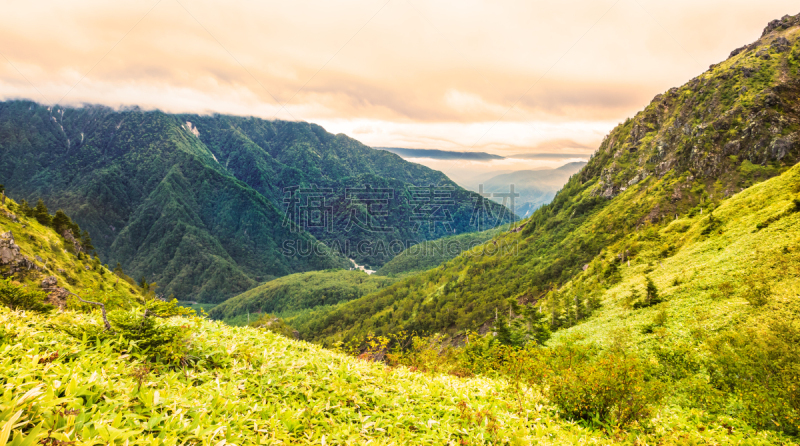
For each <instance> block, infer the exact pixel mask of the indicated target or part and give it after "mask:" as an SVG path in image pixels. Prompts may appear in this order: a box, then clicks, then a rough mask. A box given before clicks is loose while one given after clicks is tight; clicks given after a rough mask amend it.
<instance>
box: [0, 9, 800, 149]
mask: <svg viewBox="0 0 800 446" xmlns="http://www.w3.org/2000/svg"><path fill="white" fill-rule="evenodd" d="M798 12H800V4H798V2H797V1H796V0H795V1H789V0H761V1H759V2H754V1H751V0H747V1H745V0H725V1H722V0H702V1H698V0H691V1H690V0H592V1H590V0H560V1H531V0H527V1H510V0H494V1H473V0H460V1H449V2H445V1H437V0H429V1H425V2H423V1H421V0H389V1H387V0H363V1H356V0H353V1H338V0H337V1H316V2H311V1H291V2H289V1H280V2H278V1H270V2H261V1H255V0H239V1H225V2H210V1H200V0H179V1H176V0H161V1H136V2H132V1H124V0H114V1H107V0H104V1H70V2H63V1H60V2H55V1H40V2H10V1H4V2H3V4H2V14H0V53H1V54H0V97H2V98H3V99H13V98H27V99H33V100H36V101H38V102H42V103H47V104H54V103H60V104H63V105H75V104H80V103H103V104H107V105H111V106H119V105H139V106H141V107H143V108H159V109H162V110H165V111H171V112H195V113H204V112H220V113H233V114H239V115H255V116H259V117H264V118H270V119H272V118H275V119H288V120H304V121H310V122H316V123H319V124H321V125H323V126H324V127H325V128H326V129H328V130H329V131H332V132H334V133H339V132H342V133H346V134H348V135H350V136H352V137H354V138H357V139H359V140H361V141H362V142H364V143H366V144H368V145H372V146H394V147H411V148H429V149H444V150H475V151H487V152H492V153H498V154H501V155H510V154H515V153H529V152H537V151H538V152H554V151H556V152H557V151H569V152H581V151H583V152H587V153H588V152H591V151H592V150H593V149H594V148H596V146H597V144H598V143H599V141H600V140H601V139H602V137H603V136H604V135H605V134H606V133H607V132H608V131H609V130H610V129H611V128H612V127H613V126H614V125H615V124H617V123H618V122H620V121H622V120H624V119H625V118H626V117H628V116H631V115H633V114H634V113H635V112H636V111H638V110H640V109H641V108H643V107H644V106H645V105H646V104H647V103H648V102H649V101H650V100H651V99H652V97H653V96H655V95H656V94H658V93H660V92H663V91H665V90H667V89H668V88H670V87H672V86H678V85H681V84H683V83H684V82H686V81H688V80H689V79H691V78H692V77H694V76H696V75H698V74H700V73H701V72H703V71H704V70H706V69H707V68H708V65H710V64H712V63H716V62H719V61H721V60H723V59H725V58H726V57H727V56H728V53H730V51H731V50H733V49H734V48H737V47H739V46H742V45H744V44H746V43H749V42H752V41H753V40H755V39H757V38H758V37H759V36H760V35H761V31H762V29H763V28H764V26H765V25H766V24H767V22H768V21H770V20H772V19H775V18H780V17H781V16H783V15H784V14H796V13H798Z"/></svg>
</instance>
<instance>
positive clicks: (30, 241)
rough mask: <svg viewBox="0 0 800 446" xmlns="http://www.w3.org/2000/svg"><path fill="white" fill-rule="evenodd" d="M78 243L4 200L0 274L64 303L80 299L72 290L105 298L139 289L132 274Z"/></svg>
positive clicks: (0, 215) (0, 213)
mask: <svg viewBox="0 0 800 446" xmlns="http://www.w3.org/2000/svg"><path fill="white" fill-rule="evenodd" d="M75 247H76V245H75V244H74V243H73V242H72V241H70V240H67V239H66V238H65V237H64V236H62V235H60V234H58V233H57V232H56V231H55V230H54V229H53V228H52V227H49V226H45V225H42V224H41V223H39V222H38V221H37V220H36V219H35V218H31V217H27V216H25V215H23V214H22V213H20V212H19V205H18V204H17V203H16V202H15V201H14V200H11V199H6V200H5V203H1V202H0V275H2V276H3V277H4V278H10V279H11V280H13V281H16V282H19V283H20V284H21V285H23V286H24V287H25V288H26V289H28V290H31V291H37V292H42V293H44V295H46V296H47V300H48V302H50V303H51V304H52V305H55V306H60V307H63V306H64V304H66V303H67V302H68V301H71V302H73V303H75V302H76V300H75V298H74V296H71V295H70V294H69V293H75V294H78V295H79V296H81V297H82V298H84V299H86V300H91V301H95V302H104V301H106V300H108V299H116V298H131V297H132V296H135V295H137V294H139V293H140V292H141V290H140V289H139V287H138V286H137V285H136V284H135V283H133V282H132V281H130V282H129V281H127V280H126V279H129V278H127V277H125V276H122V277H120V276H118V275H116V274H114V273H113V272H111V271H110V270H109V269H108V267H107V266H105V265H102V264H101V263H100V260H99V259H98V258H97V257H95V258H92V257H91V256H89V255H87V254H84V253H82V252H80V251H77V250H76V249H75ZM78 305H79V304H78Z"/></svg>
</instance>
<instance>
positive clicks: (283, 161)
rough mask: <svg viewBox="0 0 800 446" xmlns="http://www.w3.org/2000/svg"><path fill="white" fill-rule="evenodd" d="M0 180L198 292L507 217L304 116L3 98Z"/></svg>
mask: <svg viewBox="0 0 800 446" xmlns="http://www.w3.org/2000/svg"><path fill="white" fill-rule="evenodd" d="M0 182H2V183H4V184H5V186H6V188H7V190H8V192H9V193H10V194H11V195H12V196H13V197H15V198H18V199H28V200H34V199H38V198H42V199H43V201H44V203H45V204H46V205H47V206H48V207H50V208H51V209H63V210H64V211H66V212H67V213H68V214H69V215H71V216H72V217H73V219H74V220H75V222H77V223H78V224H80V226H81V228H83V229H86V230H88V231H89V232H91V234H92V236H93V241H92V242H93V244H94V246H95V248H96V250H97V252H98V254H99V255H100V256H101V257H102V258H103V261H104V262H106V263H109V264H112V265H113V264H116V263H117V262H119V263H120V264H121V266H122V267H123V268H124V270H125V271H126V272H128V273H129V274H131V275H132V276H134V277H142V276H143V277H145V278H146V279H147V281H148V282H158V283H159V285H160V287H161V288H160V289H161V290H162V292H164V293H165V294H166V295H169V294H174V295H175V296H176V297H178V298H179V299H192V300H197V301H205V302H219V301H222V300H224V299H226V298H228V297H230V296H232V295H235V294H238V293H241V292H243V291H245V290H247V289H250V288H252V287H254V286H256V285H257V284H258V283H261V282H264V281H267V280H270V279H273V278H275V277H279V276H284V275H287V274H291V273H295V272H302V271H310V270H323V269H329V268H349V267H351V266H352V264H351V263H350V262H349V260H347V257H349V258H352V259H354V260H355V261H356V262H357V263H358V264H361V265H366V266H368V267H369V268H371V269H377V268H379V267H380V266H382V265H383V264H384V263H386V262H387V261H389V260H390V259H391V258H392V257H393V256H394V255H396V254H398V253H399V252H401V251H402V250H403V249H405V248H407V247H408V246H409V245H411V244H413V243H419V242H422V241H425V240H432V239H436V238H439V237H442V236H445V235H453V234H460V233H465V232H472V231H477V230H486V229H489V228H491V227H494V226H496V225H498V224H503V223H507V222H509V221H511V220H512V215H511V214H510V212H509V211H508V210H507V209H506V208H504V207H503V206H502V205H500V204H497V203H494V202H491V201H489V200H484V199H481V198H480V197H479V196H478V195H477V194H475V193H472V192H468V191H466V190H464V189H462V188H460V187H458V186H457V185H456V184H455V183H453V182H452V181H450V180H449V179H448V178H447V177H446V176H445V175H444V174H442V173H441V172H437V171H434V170H431V169H429V168H426V167H423V166H420V165H417V164H413V163H409V162H406V161H404V160H403V159H401V158H400V157H399V156H397V155H395V154H392V153H389V152H386V151H382V150H375V149H371V148H369V147H367V146H364V145H363V144H361V143H359V142H358V141H356V140H353V139H351V138H348V137H347V136H345V135H341V134H340V135H333V134H330V133H328V132H326V131H325V130H324V129H323V128H322V127H319V126H317V125H314V124H309V123H305V122H284V121H266V120H262V119H256V118H245V117H233V116H223V115H207V116H198V115H173V114H166V113H162V112H159V111H148V112H145V111H142V110H139V109H138V108H133V109H125V110H113V109H110V108H107V107H102V106H84V107H80V108H62V107H56V108H51V107H46V106H42V105H38V104H36V103H33V102H27V101H8V102H3V103H0ZM320 241H321V242H322V243H320ZM329 248H332V249H329Z"/></svg>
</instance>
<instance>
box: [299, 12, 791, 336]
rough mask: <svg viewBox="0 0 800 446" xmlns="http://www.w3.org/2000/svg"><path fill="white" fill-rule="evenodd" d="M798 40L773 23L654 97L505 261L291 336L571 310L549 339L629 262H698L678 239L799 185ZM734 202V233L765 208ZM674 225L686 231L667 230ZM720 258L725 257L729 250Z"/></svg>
mask: <svg viewBox="0 0 800 446" xmlns="http://www.w3.org/2000/svg"><path fill="white" fill-rule="evenodd" d="M799 31H800V16H794V17H789V16H787V17H785V18H784V19H782V20H779V21H775V22H772V23H770V25H769V26H768V27H767V28H766V29H765V31H764V34H763V36H762V37H761V38H760V39H759V40H758V41H756V42H754V43H753V44H750V45H747V46H745V47H743V48H740V49H739V50H736V51H734V52H733V53H732V54H731V56H730V57H729V58H728V59H727V60H725V61H723V62H721V63H719V64H716V65H713V66H712V67H711V68H710V69H709V71H707V72H705V73H703V74H702V75H700V76H698V77H696V78H694V79H692V80H691V81H690V82H688V83H687V84H685V85H683V86H682V87H679V88H672V89H670V90H669V91H667V92H666V93H664V94H659V95H657V96H656V97H655V98H654V99H653V101H652V102H651V103H650V105H649V106H647V107H646V108H645V110H643V111H642V112H640V113H638V114H637V115H636V116H635V117H633V118H631V119H628V120H626V121H625V122H624V123H622V124H620V125H619V126H617V127H616V128H615V129H613V130H612V131H611V133H610V134H609V135H608V136H606V138H605V139H604V140H603V142H602V144H601V146H600V148H599V149H598V151H597V152H596V153H595V154H594V155H593V156H592V158H591V160H590V161H589V162H588V164H587V165H586V166H585V167H583V169H581V171H580V172H579V174H577V175H573V176H572V177H571V178H570V180H569V181H568V182H567V184H566V185H565V186H564V187H563V189H562V190H561V191H559V192H558V194H557V195H556V197H555V198H554V200H553V201H552V202H551V203H550V204H548V205H545V206H543V207H541V208H539V209H538V210H537V211H535V212H534V213H533V215H532V216H531V217H530V218H528V219H527V220H525V221H523V222H522V223H521V225H523V228H522V230H520V231H516V232H512V233H507V232H506V233H502V234H501V235H499V236H497V237H495V239H494V240H493V241H492V243H493V244H496V246H499V247H500V248H499V249H497V250H495V251H494V252H493V253H489V252H484V253H480V255H471V253H465V254H462V255H461V256H459V257H456V258H455V259H453V260H451V261H448V262H447V263H445V264H444V265H441V266H439V267H437V268H435V269H433V270H430V271H427V272H425V273H422V274H419V275H416V276H414V277H412V278H409V279H406V280H402V281H400V282H398V283H395V284H394V285H392V286H390V287H388V288H386V289H384V290H382V291H379V292H377V293H374V294H371V295H368V296H365V297H363V298H361V299H357V300H354V301H351V302H348V303H347V304H344V305H342V306H340V307H338V308H337V309H336V310H335V311H333V312H332V313H331V314H329V315H327V316H326V319H325V321H323V322H322V323H317V325H316V326H317V327H325V328H323V329H322V330H320V331H317V332H309V331H304V330H305V329H304V328H303V327H296V328H298V329H299V330H300V332H301V333H303V334H304V336H306V337H307V338H309V339H316V340H325V341H326V342H327V341H332V340H340V339H349V338H351V337H357V338H358V337H362V336H364V335H366V334H367V333H375V334H378V335H380V334H386V333H391V332H396V331H398V330H408V331H417V332H426V331H427V332H445V333H457V332H460V331H463V330H465V329H481V330H488V329H489V328H490V327H491V326H492V324H493V323H494V321H495V320H496V318H497V314H498V309H500V308H507V300H508V299H509V298H513V299H516V300H517V301H519V302H525V303H533V302H536V303H538V304H539V305H541V306H543V307H542V308H547V306H548V305H550V306H551V307H554V308H558V307H559V305H561V306H562V307H563V308H564V309H563V311H561V310H559V311H555V312H552V313H551V314H550V315H549V316H548V317H549V318H550V319H551V320H550V323H551V324H552V326H553V328H554V329H557V328H564V327H568V326H570V324H574V323H576V321H579V320H583V319H585V318H586V317H588V315H589V314H591V311H592V310H594V309H595V307H596V305H598V304H602V302H606V301H607V300H608V299H618V298H619V295H618V294H616V295H615V294H608V293H607V291H606V290H607V289H608V288H610V287H612V286H613V285H615V284H616V283H617V281H618V280H619V277H620V276H619V274H618V271H620V270H621V269H624V268H627V267H628V261H630V262H631V268H633V266H634V265H637V268H645V269H646V268H655V266H654V265H655V264H656V263H658V262H663V259H664V258H667V257H670V256H672V255H673V254H674V253H675V252H677V251H679V250H680V249H700V247H699V246H701V245H692V246H691V248H689V247H687V248H681V246H682V245H683V244H684V243H686V240H685V239H684V238H683V236H682V235H677V234H675V231H677V233H678V234H682V231H688V230H689V228H696V229H694V232H692V233H693V234H696V233H697V232H698V231H699V233H700V235H701V236H709V235H713V234H715V231H718V230H720V228H724V227H725V226H726V225H727V224H728V223H727V221H723V220H721V219H719V218H718V217H716V211H714V210H715V209H716V208H717V207H718V206H721V205H723V203H724V202H725V201H726V200H728V199H730V197H732V196H734V195H735V194H737V193H739V192H740V191H742V190H744V189H746V188H748V187H750V186H752V185H754V184H757V183H759V182H761V181H764V180H766V179H769V178H772V177H775V176H777V175H780V174H782V173H784V175H786V176H785V177H784V178H788V179H794V178H796V171H797V168H796V167H795V168H794V169H793V170H792V171H791V172H787V171H788V170H789V169H790V168H791V166H793V165H794V164H795V163H796V162H797V161H798V159H799V158H800V143H799V142H798V141H799V140H800V132H798V128H800V104H798V102H797V100H796V98H797V97H798V93H799V92H800V73H798V60H800V49H799V48H798V43H797V41H798V36H800V32H799ZM789 192H791V193H797V192H798V190H797V189H796V186H795V189H794V191H793V192H792V191H791V190H790V191H789ZM789 192H787V191H783V192H781V193H782V194H784V195H786V194H787V193H789ZM768 195H769V194H768ZM788 198H790V196H783V195H782V198H780V200H783V201H785V200H786V199H788ZM783 201H781V203H782V202H783ZM735 203H736V204H731V206H734V207H738V208H740V211H739V213H740V214H742V216H741V219H739V217H736V215H737V213H736V212H735V211H733V210H729V211H726V212H729V214H728V215H729V217H727V218H730V219H731V220H735V222H733V223H731V224H734V225H736V226H737V227H739V226H740V225H744V224H745V223H746V222H747V221H748V219H755V218H756V217H758V216H759V215H763V213H764V212H766V211H765V210H764V209H766V207H767V206H770V205H771V203H770V202H763V203H762V202H759V201H753V200H750V199H739V200H737V201H736V202H735ZM775 206H778V205H775ZM712 211H713V212H714V214H713V215H712ZM745 211H747V213H746V214H747V215H746V216H745ZM776 212H777V211H776ZM781 212H783V211H781ZM778 215H783V214H780V213H778V214H776V216H775V218H778V217H777V216H778ZM676 219H677V220H678V221H681V220H682V219H684V220H685V221H684V223H682V224H681V225H677V226H671V223H673V221H675V220H676ZM765 221H766V220H765ZM754 229H755V228H753V230H754ZM740 230H742V229H740ZM787 236H788V237H791V233H790V234H788V235H787ZM760 237H774V235H770V234H768V233H763V234H760ZM718 240H719V241H720V242H721V241H722V240H725V239H724V238H718ZM645 242H647V243H648V244H649V243H653V242H657V243H658V246H660V248H659V250H658V252H659V253H661V254H660V256H661V257H660V258H659V257H658V256H656V257H653V256H652V254H648V255H647V256H643V257H641V258H639V257H637V254H638V251H639V249H641V247H642V245H643V244H644V243H645ZM771 245H772V243H767V242H766V240H764V246H771ZM719 246H721V247H720V248H719V249H720V250H722V251H723V252H725V249H726V248H725V245H724V243H723V244H719ZM777 248H778V246H775V247H774V248H771V249H777ZM649 252H652V251H649ZM723 252H721V253H720V256H722V255H724V254H723ZM772 252H773V251H772V250H770V251H767V252H765V256H769V254H770V253H772ZM642 265H644V266H642ZM648 265H649V266H648ZM688 266H689V265H688V264H684V267H688ZM705 274H713V273H712V272H707V273H705ZM580 277H586V279H585V280H586V287H585V289H584V290H583V291H581V292H579V293H578V294H579V295H578V296H577V297H575V296H573V297H574V298H575V299H574V300H573V301H571V302H572V303H571V304H563V302H562V303H558V302H560V301H559V300H558V299H557V298H556V297H555V296H560V294H558V290H559V289H561V288H562V287H563V286H565V284H567V283H570V282H571V281H575V280H577V279H578V278H580ZM681 280H683V279H681V278H678V281H679V282H680V281H681ZM554 302H556V303H554Z"/></svg>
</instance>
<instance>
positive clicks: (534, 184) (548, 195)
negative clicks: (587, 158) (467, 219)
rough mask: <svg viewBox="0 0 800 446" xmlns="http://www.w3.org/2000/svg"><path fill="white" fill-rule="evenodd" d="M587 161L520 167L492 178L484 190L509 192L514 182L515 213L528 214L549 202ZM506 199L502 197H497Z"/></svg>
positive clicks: (484, 184) (524, 215)
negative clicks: (528, 167)
mask: <svg viewBox="0 0 800 446" xmlns="http://www.w3.org/2000/svg"><path fill="white" fill-rule="evenodd" d="M585 165H586V163H585V162H573V163H568V164H565V165H563V166H561V167H559V168H557V169H542V170H518V171H515V172H510V173H503V174H500V175H496V176H494V177H491V178H489V179H488V180H486V181H485V182H484V183H483V190H484V192H490V193H503V192H509V190H510V185H512V184H513V185H514V191H515V192H516V193H518V194H519V197H517V198H516V199H515V200H516V201H515V206H514V212H515V213H516V214H517V215H518V216H520V217H523V218H524V217H528V216H530V215H531V213H533V211H535V210H536V209H538V208H539V207H541V206H542V205H545V204H547V203H549V202H550V201H551V200H552V199H553V197H555V195H556V192H558V190H559V189H561V187H562V186H564V184H566V183H567V180H569V177H570V176H572V175H574V174H575V173H576V172H578V171H579V170H581V168H583V166H585ZM494 200H495V201H497V202H502V198H494Z"/></svg>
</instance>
